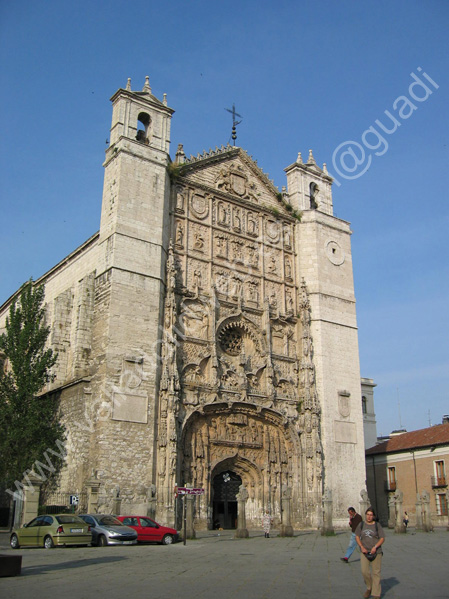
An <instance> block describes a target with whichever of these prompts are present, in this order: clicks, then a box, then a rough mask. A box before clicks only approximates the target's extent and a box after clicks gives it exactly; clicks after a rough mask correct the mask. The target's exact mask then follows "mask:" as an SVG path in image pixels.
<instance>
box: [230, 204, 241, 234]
mask: <svg viewBox="0 0 449 599" xmlns="http://www.w3.org/2000/svg"><path fill="white" fill-rule="evenodd" d="M232 228H233V229H234V231H237V233H241V231H242V217H241V213H240V208H237V207H235V206H234V208H233V210H232Z"/></svg>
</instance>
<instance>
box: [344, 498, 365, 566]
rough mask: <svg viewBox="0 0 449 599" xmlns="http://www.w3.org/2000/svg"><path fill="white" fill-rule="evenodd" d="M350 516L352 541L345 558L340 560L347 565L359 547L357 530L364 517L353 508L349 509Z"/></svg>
mask: <svg viewBox="0 0 449 599" xmlns="http://www.w3.org/2000/svg"><path fill="white" fill-rule="evenodd" d="M348 514H349V526H350V527H351V539H350V541H349V545H348V548H347V550H346V553H345V556H344V557H341V558H340V559H341V561H342V562H346V563H348V562H349V558H350V557H351V555H352V552H353V551H354V549H355V548H356V547H357V541H356V538H355V529H356V528H357V526H358V525H359V524H360V522H361V521H362V516H361V515H360V514H358V513H357V512H356V511H355V509H354V508H353V507H348Z"/></svg>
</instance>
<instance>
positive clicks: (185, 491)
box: [175, 486, 204, 545]
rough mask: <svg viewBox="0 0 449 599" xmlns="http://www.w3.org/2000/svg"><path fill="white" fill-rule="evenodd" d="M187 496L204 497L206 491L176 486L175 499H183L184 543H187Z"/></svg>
mask: <svg viewBox="0 0 449 599" xmlns="http://www.w3.org/2000/svg"><path fill="white" fill-rule="evenodd" d="M187 495H204V489H193V488H191V487H177V486H175V497H176V499H177V498H178V497H179V496H181V497H182V515H183V531H184V533H183V537H184V538H183V543H184V545H185V544H186V542H187V501H186V499H187Z"/></svg>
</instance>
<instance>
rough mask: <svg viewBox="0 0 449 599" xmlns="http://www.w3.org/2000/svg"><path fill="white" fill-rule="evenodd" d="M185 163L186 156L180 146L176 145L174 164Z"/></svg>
mask: <svg viewBox="0 0 449 599" xmlns="http://www.w3.org/2000/svg"><path fill="white" fill-rule="evenodd" d="M185 161H186V155H185V152H184V147H183V145H182V144H178V149H177V150H176V154H175V164H184V162H185Z"/></svg>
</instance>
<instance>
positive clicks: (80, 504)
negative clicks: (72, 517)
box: [39, 491, 87, 514]
mask: <svg viewBox="0 0 449 599" xmlns="http://www.w3.org/2000/svg"><path fill="white" fill-rule="evenodd" d="M83 512H87V493H78V492H76V491H75V492H73V493H51V494H49V495H47V496H46V497H44V498H43V503H42V505H40V506H39V514H65V513H70V514H80V513H83Z"/></svg>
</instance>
